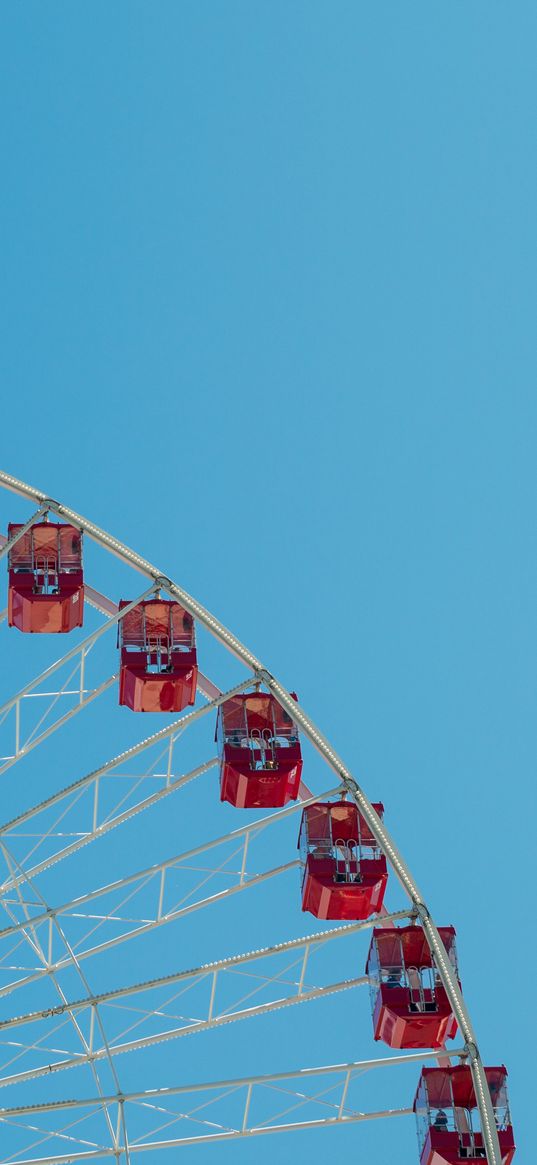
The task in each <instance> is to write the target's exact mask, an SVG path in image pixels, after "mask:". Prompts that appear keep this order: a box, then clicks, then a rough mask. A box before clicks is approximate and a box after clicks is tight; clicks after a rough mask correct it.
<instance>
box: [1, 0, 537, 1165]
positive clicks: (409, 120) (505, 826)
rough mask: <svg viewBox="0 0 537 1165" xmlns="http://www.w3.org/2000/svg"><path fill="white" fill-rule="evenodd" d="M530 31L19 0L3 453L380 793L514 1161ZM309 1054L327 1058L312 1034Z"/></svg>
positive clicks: (381, 11)
mask: <svg viewBox="0 0 537 1165" xmlns="http://www.w3.org/2000/svg"><path fill="white" fill-rule="evenodd" d="M536 33H537V13H536V9H535V5H534V4H533V3H530V2H527V0H520V2H519V3H516V4H508V3H500V2H497V0H486V3H485V2H481V0H471V2H470V3H468V2H467V0H464V2H461V0H452V3H450V4H439V3H437V2H436V0H434V2H433V3H422V2H414V0H410V2H408V3H405V4H403V3H401V2H400V0H396V2H393V0H386V2H383V3H377V4H373V3H369V4H365V3H363V2H362V0H353V2H348V3H347V2H342V0H337V2H335V3H332V4H328V3H319V2H317V0H307V2H306V0H286V2H285V3H284V2H281V0H271V3H265V4H262V3H252V0H244V2H240V0H226V3H216V2H214V0H213V3H207V2H201V3H200V2H196V3H187V2H184V0H178V2H175V3H172V2H167V0H157V2H156V3H139V2H138V0H129V2H128V3H126V2H124V0H116V2H115V3H113V4H110V3H104V2H101V0H93V2H92V3H91V4H81V3H66V2H65V0H57V2H56V3H54V4H48V5H47V4H42V3H36V2H33V0H27V2H26V3H24V4H18V5H14V6H10V5H4V6H3V8H2V11H1V13H0V109H1V120H0V156H1V158H2V183H1V201H2V212H1V215H0V253H1V287H2V290H1V295H2V303H1V312H0V328H1V333H2V335H1V342H0V376H1V387H2V393H3V402H4V410H3V415H4V423H3V426H2V462H3V468H4V469H5V470H6V471H8V472H11V473H13V474H15V475H17V476H19V477H21V478H23V479H25V480H27V481H29V482H31V483H32V484H35V485H36V486H37V487H38V488H40V489H43V490H45V491H47V492H48V493H49V494H50V495H51V496H54V497H57V498H58V499H60V500H63V501H65V502H66V503H68V504H70V505H72V506H73V507H74V508H75V509H77V510H78V511H79V512H81V513H82V514H85V515H87V516H88V517H90V518H92V519H93V520H94V521H96V522H97V523H99V524H101V525H103V526H105V527H106V528H107V529H109V530H110V531H112V532H113V533H115V534H116V535H117V536H118V537H120V538H122V539H123V540H124V541H126V542H127V543H129V544H130V545H133V546H134V547H135V548H136V549H137V550H139V551H140V553H142V554H144V555H146V556H147V557H148V558H149V559H150V560H152V561H154V562H157V563H159V564H160V565H161V566H162V569H163V571H165V572H166V573H167V574H170V575H172V576H173V577H174V578H176V579H177V581H179V582H180V583H182V584H183V585H184V586H185V587H186V588H187V589H188V590H190V591H191V592H192V593H194V594H195V595H196V596H197V597H198V598H199V599H200V600H201V601H203V602H204V603H205V604H206V605H207V606H208V607H209V608H210V609H212V610H213V611H214V612H215V613H216V614H217V615H218V616H219V617H220V618H221V619H222V620H223V621H224V622H225V623H226V624H227V625H229V626H230V627H232V628H233V629H234V630H235V631H236V633H237V634H238V635H239V637H240V638H241V639H242V640H243V641H244V642H246V643H247V644H248V645H249V646H250V647H251V648H252V650H254V651H255V652H256V653H257V654H258V655H260V656H261V658H262V659H263V660H264V661H265V662H266V663H267V665H268V666H269V667H270V668H271V670H273V671H274V672H276V674H278V675H280V676H281V678H282V680H283V682H285V683H286V684H287V685H289V686H290V687H293V688H296V690H297V691H298V692H299V694H300V697H301V701H302V702H303V704H304V706H305V708H306V709H307V710H308V711H310V712H311V714H312V715H313V716H314V718H315V719H316V720H317V721H318V722H319V724H320V725H321V726H322V727H323V729H324V730H325V732H326V733H327V734H328V736H329V737H330V738H331V740H332V741H333V742H334V744H335V745H336V747H337V748H338V749H339V751H340V752H341V753H342V755H343V756H344V757H345V759H346V760H347V761H348V763H349V764H350V766H351V767H352V768H353V770H354V771H355V773H356V775H357V777H358V778H359V779H360V780H361V781H362V782H363V784H364V787H365V789H366V791H367V792H368V794H369V795H370V796H371V797H372V798H373V799H377V798H382V799H383V801H384V803H385V805H386V810H387V821H388V823H389V825H390V828H391V829H392V831H393V832H394V834H395V836H396V838H397V840H398V841H399V843H400V846H401V848H402V850H403V852H404V854H405V856H406V857H407V859H408V861H409V863H410V865H411V868H412V870H413V871H414V873H415V875H416V877H417V879H418V880H419V882H420V883H421V884H422V885H423V887H424V889H425V892H426V894H427V898H428V901H429V902H430V904H431V906H432V908H433V911H434V914H435V917H436V920H437V922H438V923H453V924H454V925H455V926H456V928H457V932H458V935H459V955H460V961H461V974H462V979H463V986H464V989H465V994H466V997H467V1000H468V1003H469V1006H470V1010H471V1013H472V1016H473V1018H474V1021H475V1024H476V1028H477V1031H478V1035H479V1039H480V1043H481V1047H482V1051H483V1054H484V1057H485V1059H486V1060H487V1061H488V1062H491V1063H498V1062H500V1063H501V1062H502V1061H503V1062H505V1063H506V1064H507V1067H508V1069H509V1072H510V1083H511V1100H512V1108H513V1117H514V1123H515V1129H516V1133H517V1136H518V1142H519V1145H520V1151H519V1159H520V1162H521V1165H522V1162H523V1161H529V1160H530V1158H531V1148H530V1146H531V1144H532V1140H534V1132H533V1131H532V1126H530V1115H531V1113H532V1111H533V1107H534V1100H533V1096H532V1094H531V1091H530V1087H529V1086H528V1080H529V1079H530V1077H531V1076H532V1075H534V1073H533V1043H534V1041H533V1040H532V1039H531V1036H530V1032H529V1027H530V1019H531V1018H532V1017H533V1012H532V1002H531V1001H532V1000H533V996H534V965H533V964H532V963H531V956H530V957H528V950H529V947H530V945H531V946H532V947H533V946H534V945H535V943H534V935H533V932H532V929H531V928H532V925H533V922H532V915H533V909H532V903H533V895H534V890H535V865H534V852H535V841H534V825H535V813H534V810H535V801H534V781H535V759H536V749H535V728H534V724H535V717H534V704H535V670H536V669H535V659H536V649H537V642H536V632H537V621H536V608H535V595H536V583H537V578H536V574H537V556H536V538H535V518H534V513H535V442H536V420H537V400H536V392H535V373H536V341H535V290H536V289H535V284H536V275H535V272H536V270H537V263H536V259H537V255H536V242H537V230H536V215H535V207H536V205H537V164H536V138H537V127H536V113H535V110H536V99H537V84H536V72H535V49H536ZM103 759H104V758H103ZM8 816H9V811H8V812H6V813H5V814H3V817H8ZM230 827H231V826H230ZM233 945H234V949H237V950H240V949H242V947H241V936H240V935H238V936H236V942H235V940H234V944H233ZM227 949H228V948H225V949H219V950H218V951H215V956H214V957H217V955H218V954H220V953H227ZM365 1005H366V1004H365V1000H361V999H360V1001H359V1003H358V1002H356V1003H355V1004H353V1005H352V1006H361V1007H362V1008H363V1007H364V1006H365ZM346 1006H347V1008H348V1007H349V1006H351V1004H349V997H348V998H347V1000H346ZM334 1014H336V1013H334ZM184 1042H186V1041H184ZM377 1047H378V1046H377ZM374 1049H375V1046H374V1045H373V1042H372V1041H371V1043H370V1045H368V1046H367V1047H366V1046H364V1045H363V1044H360V1046H357V1047H356V1049H355V1052H353V1050H352V1048H351V1047H350V1046H349V1049H348V1050H349V1054H350V1058H353V1056H355V1057H356V1058H360V1057H361V1056H363V1055H374V1054H375V1050H374ZM379 1054H382V1053H381V1052H379ZM308 1055H309V1060H308V1061H307V1062H310V1063H314V1062H317V1063H322V1062H326V1061H327V1060H328V1061H330V1059H333V1058H334V1057H333V1056H332V1054H331V1051H330V1046H329V1041H328V1039H327V1036H326V1032H325V1031H324V1029H323V1031H322V1038H320V1039H319V1046H318V1055H317V1058H315V1055H314V1053H310V1049H308ZM286 1056H287V1059H286V1060H285V1062H283V1060H282V1062H281V1067H282V1068H285V1067H288V1066H291V1067H295V1066H300V1065H301V1064H302V1063H303V1062H306V1061H305V1060H304V1057H303V1055H302V1049H301V1046H300V1042H297V1043H296V1044H295V1045H294V1046H293V1047H292V1048H288V1049H287V1052H286ZM170 1064H171V1065H172V1066H173V1057H172V1052H170ZM273 1064H274V1067H275V1068H277V1065H276V1063H275V1060H274V1057H273V1058H272V1059H271V1067H272V1065H273ZM258 1070H260V1071H263V1070H264V1065H263V1063H261V1064H260V1067H259V1069H258ZM181 1071H183V1068H181ZM206 1071H207V1075H209V1076H210V1074H211V1073H210V1066H209V1068H207V1066H206ZM69 1083H71V1082H69ZM393 1123H394V1125H395V1124H396V1122H393ZM345 1135H346V1138H347V1139H346V1140H345V1146H347V1147H348V1148H347V1149H346V1151H349V1150H351V1151H352V1152H353V1153H354V1152H356V1154H358V1155H360V1152H361V1147H363V1146H365V1145H366V1144H367V1145H373V1143H374V1140H373V1139H371V1140H369V1137H370V1136H371V1137H372V1134H370V1133H369V1132H368V1133H367V1138H368V1139H367V1140H366V1139H365V1138H366V1133H365V1132H363V1131H362V1128H358V1127H357V1128H356V1129H354V1130H352V1136H351V1135H350V1134H349V1132H348V1130H347V1131H346V1134H345ZM390 1135H391V1138H392V1141H391V1144H392V1145H393V1146H396V1145H398V1144H399V1143H402V1142H400V1135H401V1134H400V1129H399V1127H398V1128H397V1129H396V1128H395V1127H394V1128H393V1130H392V1132H391V1134H390ZM296 1136H297V1135H295V1136H294V1138H293V1139H292V1140H291V1141H289V1143H284V1141H283V1140H281V1139H279V1140H278V1141H277V1142H275V1141H274V1139H272V1138H267V1140H266V1141H265V1142H263V1141H261V1140H259V1141H258V1142H256V1144H255V1153H256V1157H258V1158H259V1161H260V1162H261V1161H268V1160H269V1159H270V1156H271V1155H272V1154H273V1153H274V1151H275V1150H277V1152H278V1154H279V1155H280V1159H281V1161H282V1163H284V1162H287V1161H289V1162H290V1161H291V1160H293V1159H295V1155H296V1154H300V1152H301V1142H300V1140H297V1139H296ZM304 1136H305V1140H304V1141H303V1142H302V1145H303V1146H306V1145H307V1153H308V1155H310V1159H311V1160H313V1161H320V1160H321V1159H323V1160H324V1159H325V1158H326V1154H327V1153H329V1151H330V1146H331V1145H332V1147H333V1151H334V1152H336V1151H337V1146H338V1144H340V1145H341V1146H342V1145H343V1140H342V1139H340V1141H339V1142H338V1136H340V1134H339V1133H338V1132H334V1133H330V1132H325V1133H324V1134H322V1135H320V1138H321V1139H320V1140H314V1139H313V1138H312V1137H310V1135H309V1134H305V1135H304ZM331 1137H333V1138H334V1139H333V1141H331V1140H330V1138H331ZM386 1143H387V1144H389V1142H388V1141H387V1142H386ZM302 1151H303V1152H306V1149H305V1148H303V1150H302ZM394 1151H395V1150H394ZM192 1152H193V1151H192ZM250 1152H251V1147H250ZM370 1152H373V1150H372V1149H371V1150H370ZM228 1153H229V1151H228ZM386 1153H388V1150H386ZM405 1153H406V1156H405V1158H404V1160H405V1165H406V1163H407V1162H408V1165H411V1163H412V1162H413V1161H414V1160H417V1150H416V1151H415V1150H414V1148H413V1130H411V1132H410V1139H409V1140H408V1145H407V1142H405ZM286 1154H287V1155H286ZM196 1155H197V1157H196V1159H197V1158H198V1157H199V1160H200V1162H201V1161H203V1162H205V1161H210V1160H212V1159H214V1158H216V1159H218V1153H217V1152H215V1150H214V1149H212V1148H211V1147H210V1146H209V1147H207V1148H204V1149H203V1148H200V1149H198V1150H197V1151H196ZM193 1156H194V1154H193ZM231 1159H232V1155H231V1154H229V1160H231ZM235 1159H236V1160H241V1161H242V1160H244V1161H248V1160H249V1159H251V1158H249V1156H248V1153H246V1155H244V1154H243V1156H241V1157H238V1156H237V1157H236V1158H235ZM370 1159H372V1158H370ZM376 1159H377V1160H380V1159H379V1158H376ZM389 1159H390V1160H394V1157H393V1156H391V1157H389V1156H388V1155H386V1158H385V1160H386V1165H387V1161H388V1160H389ZM398 1159H399V1158H398ZM380 1165H384V1158H383V1159H382V1160H381V1161H380Z"/></svg>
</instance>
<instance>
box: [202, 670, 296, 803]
mask: <svg viewBox="0 0 537 1165" xmlns="http://www.w3.org/2000/svg"><path fill="white" fill-rule="evenodd" d="M216 738H217V740H218V743H219V755H220V799H221V801H229V803H230V804H231V805H236V806H237V808H239V809H258V808H263V809H269V808H276V807H279V806H282V805H286V804H287V802H288V801H294V800H296V798H297V797H298V790H299V786H300V777H301V774H302V753H301V750H300V744H299V740H298V729H297V726H296V724H295V722H294V720H293V719H292V718H291V716H289V714H288V712H286V711H285V709H284V708H282V707H281V705H280V704H279V703H278V701H277V700H276V698H275V697H274V696H271V695H267V694H265V693H264V692H248V693H242V694H240V695H238V696H233V697H232V698H231V699H230V700H226V703H225V704H222V705H221V707H220V708H219V711H218V722H217V728H216Z"/></svg>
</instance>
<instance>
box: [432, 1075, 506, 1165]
mask: <svg viewBox="0 0 537 1165" xmlns="http://www.w3.org/2000/svg"><path fill="white" fill-rule="evenodd" d="M485 1075H486V1078H487V1083H488V1086H489V1089H490V1097H491V1100H492V1106H493V1108H494V1116H495V1119H496V1128H497V1130H498V1139H499V1142H500V1150H501V1155H502V1165H510V1162H511V1161H512V1160H513V1157H514V1155H515V1142H514V1139H513V1129H512V1126H511V1117H510V1114H509V1104H508V1101H507V1088H506V1078H507V1072H506V1070H505V1068H504V1067H503V1066H502V1067H500V1068H485ZM414 1112H415V1113H416V1117H417V1122H418V1141H419V1146H420V1161H421V1165H463V1162H468V1161H484V1160H486V1151H485V1147H484V1145H483V1136H482V1132H481V1125H480V1121H479V1111H478V1108H477V1103H476V1098H475V1092H474V1085H473V1081H472V1073H471V1071H470V1067H469V1066H468V1065H466V1064H458V1065H454V1066H452V1067H449V1068H423V1069H422V1073H421V1077H420V1082H419V1085H418V1091H417V1093H416V1098H415V1100H414Z"/></svg>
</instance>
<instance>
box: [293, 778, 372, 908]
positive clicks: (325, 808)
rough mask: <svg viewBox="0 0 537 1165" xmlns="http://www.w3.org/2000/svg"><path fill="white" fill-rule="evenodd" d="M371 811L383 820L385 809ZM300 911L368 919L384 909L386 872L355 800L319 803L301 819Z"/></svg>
mask: <svg viewBox="0 0 537 1165" xmlns="http://www.w3.org/2000/svg"><path fill="white" fill-rule="evenodd" d="M373 808H374V809H375V810H376V812H377V813H378V815H379V817H382V814H383V812H384V806H383V805H381V804H380V803H379V804H376V805H374V806H373ZM299 847H300V849H301V852H302V859H303V862H304V877H303V882H302V909H303V910H309V912H310V914H314V915H315V917H316V918H346V919H362V918H370V916H371V915H372V914H375V913H376V912H377V911H379V910H380V908H381V906H382V900H383V898H384V891H385V889H386V882H387V881H388V872H387V868H386V858H385V857H384V855H383V854H381V852H380V849H379V847H378V845H377V842H376V840H375V838H374V837H373V834H372V833H371V830H370V829H369V826H368V825H367V824H366V822H365V821H364V819H363V817H362V815H361V813H359V812H358V809H357V807H356V805H355V804H354V802H353V801H333V802H331V803H330V802H318V803H317V804H315V805H308V806H307V807H306V809H304V812H303V814H302V823H301V826H300V837H299Z"/></svg>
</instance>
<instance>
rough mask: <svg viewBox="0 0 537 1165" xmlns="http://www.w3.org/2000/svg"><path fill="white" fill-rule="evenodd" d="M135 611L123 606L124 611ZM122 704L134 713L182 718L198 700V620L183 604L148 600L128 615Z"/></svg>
mask: <svg viewBox="0 0 537 1165" xmlns="http://www.w3.org/2000/svg"><path fill="white" fill-rule="evenodd" d="M128 606H129V601H128V600H127V599H125V600H122V601H121V602H120V604H119V609H120V610H122V609H123V608H124V607H128ZM118 646H120V647H121V669H120V674H119V703H120V704H123V705H125V706H126V707H127V708H131V709H132V711H133V712H180V711H181V710H182V709H183V708H186V707H187V706H188V705H189V704H193V703H194V700H195V698H196V684H197V679H198V668H197V655H196V647H195V632H194V620H193V618H192V616H191V615H190V614H189V612H188V611H185V609H184V607H182V606H181V605H180V603H175V602H168V601H167V600H165V599H146V600H145V601H144V602H141V603H138V604H137V606H136V607H133V608H132V611H129V612H128V614H127V615H124V616H123V618H122V619H121V621H120V623H119V628H118Z"/></svg>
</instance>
